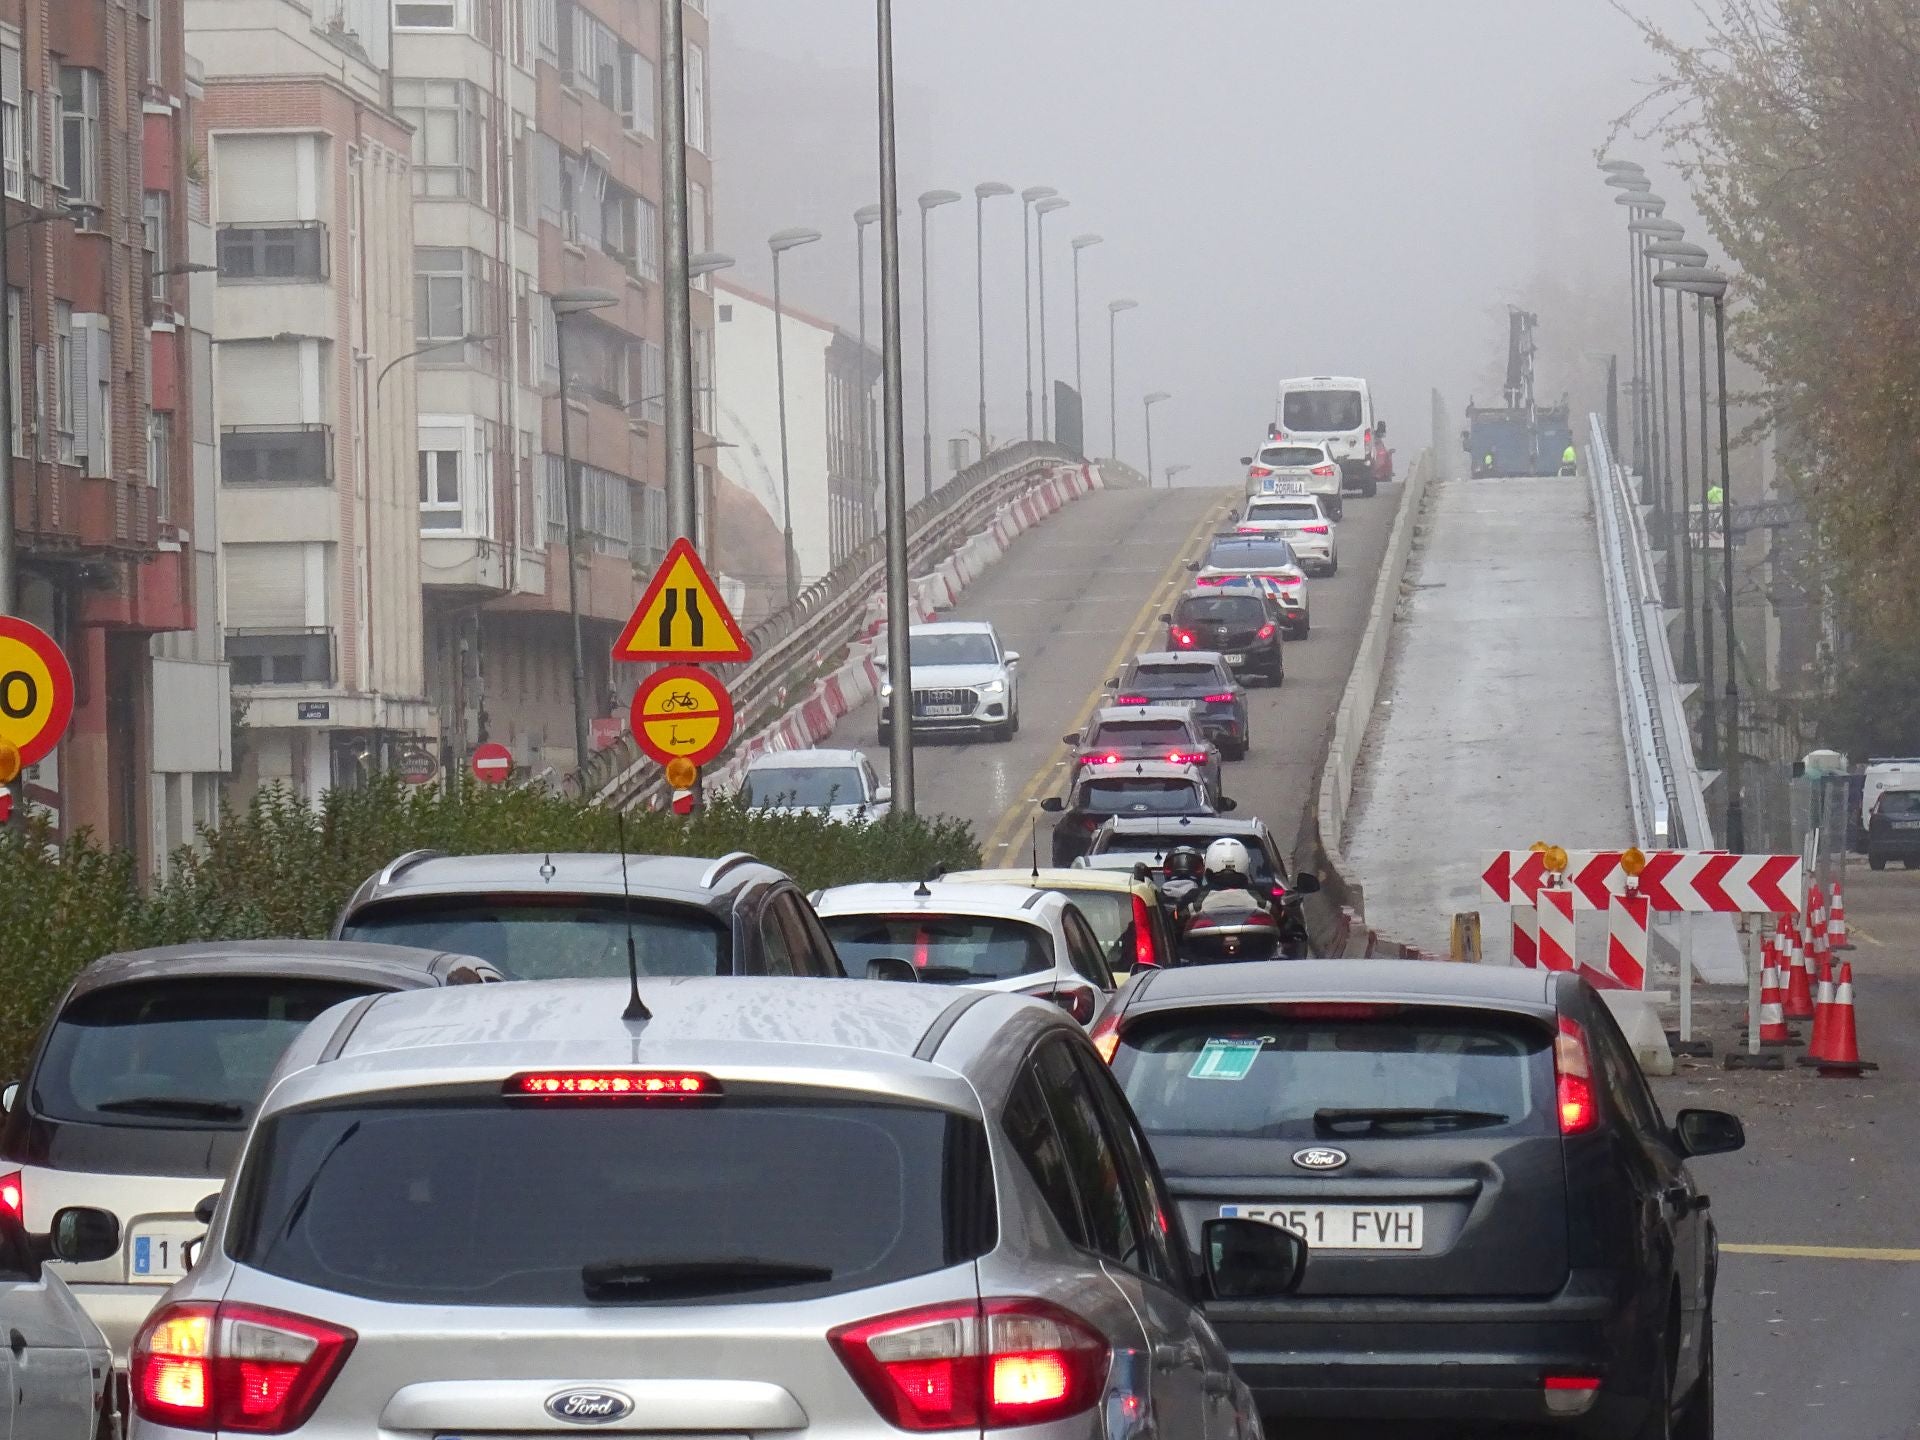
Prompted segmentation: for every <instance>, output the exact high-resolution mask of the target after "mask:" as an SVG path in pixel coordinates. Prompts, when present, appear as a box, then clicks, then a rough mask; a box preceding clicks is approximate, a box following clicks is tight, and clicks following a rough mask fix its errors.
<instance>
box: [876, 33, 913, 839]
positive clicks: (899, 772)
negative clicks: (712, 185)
mask: <svg viewBox="0 0 1920 1440" xmlns="http://www.w3.org/2000/svg"><path fill="white" fill-rule="evenodd" d="M874 7H875V19H876V24H875V30H876V32H877V35H878V40H879V47H878V48H879V72H880V73H879V85H878V90H879V97H880V126H879V129H880V353H881V356H882V361H881V364H882V372H883V376H884V379H883V381H882V387H883V388H882V397H883V398H882V401H881V411H882V414H883V416H884V419H885V426H886V442H885V443H886V450H885V455H884V460H885V465H886V476H887V485H886V490H887V672H888V674H889V675H890V676H891V677H892V678H893V681H894V684H895V685H896V686H897V687H899V688H898V689H896V691H895V694H896V697H898V698H897V699H896V701H895V704H894V707H893V728H892V739H891V743H890V744H889V745H888V747H887V750H888V759H889V761H890V762H891V771H892V780H893V808H894V809H895V810H897V811H899V812H900V813H902V814H905V815H911V814H913V813H914V786H913V651H912V645H911V641H910V638H909V637H910V635H911V632H912V619H911V616H910V614H909V610H910V606H911V601H910V599H909V597H908V594H907V447H906V414H905V397H904V395H903V393H902V391H903V389H904V387H903V385H902V383H901V377H900V177H899V157H898V154H897V148H896V146H895V143H894V113H893V0H874ZM902 702H904V703H902Z"/></svg>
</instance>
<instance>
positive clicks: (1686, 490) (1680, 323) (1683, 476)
mask: <svg viewBox="0 0 1920 1440" xmlns="http://www.w3.org/2000/svg"><path fill="white" fill-rule="evenodd" d="M1647 253H1648V254H1649V255H1651V256H1652V257H1653V258H1654V259H1655V260H1658V261H1662V262H1664V263H1666V264H1670V265H1705V264H1706V263H1707V252H1706V251H1705V250H1703V249H1701V248H1700V247H1699V246H1698V245H1694V244H1690V243H1688V242H1687V241H1685V240H1657V241H1655V242H1654V243H1653V244H1651V245H1649V246H1648V247H1647ZM1654 283H1655V285H1656V286H1659V288H1660V289H1661V290H1662V291H1663V292H1665V291H1667V290H1671V289H1672V288H1673V287H1672V286H1670V285H1665V286H1661V285H1660V284H1659V281H1658V279H1656V280H1655V282H1654ZM1660 305H1661V325H1662V328H1663V329H1664V327H1665V324H1666V319H1665V314H1666V296H1665V294H1664V293H1662V295H1661V297H1660ZM1686 318H1687V317H1686V310H1685V306H1684V303H1683V301H1682V299H1681V297H1680V296H1679V295H1678V294H1675V295H1674V297H1673V340H1674V377H1675V392H1676V394H1677V395H1678V397H1679V414H1680V426H1679V432H1678V435H1677V437H1676V444H1675V449H1676V452H1677V453H1678V455H1679V457H1680V489H1679V494H1680V507H1679V525H1680V543H1679V546H1678V548H1679V551H1680V595H1681V601H1680V612H1681V619H1680V678H1681V679H1683V680H1688V681H1693V680H1698V679H1699V678H1700V647H1699V644H1698V641H1697V638H1696V635H1695V631H1694V623H1693V523H1692V517H1693V484H1692V475H1691V466H1690V465H1689V463H1688V456H1687V326H1686ZM1706 358H1707V357H1706V356H1705V355H1704V354H1703V355H1701V357H1700V363H1701V364H1702V366H1704V365H1705V364H1706ZM1665 394H1666V388H1665V386H1664V385H1662V387H1661V395H1662V400H1663V403H1664V397H1665ZM1706 420H1707V417H1706V415H1705V413H1704V412H1703V413H1702V414H1701V416H1700V423H1701V424H1702V425H1703V426H1704V425H1705V424H1706ZM1703 479H1704V477H1703Z"/></svg>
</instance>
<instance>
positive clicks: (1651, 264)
mask: <svg viewBox="0 0 1920 1440" xmlns="http://www.w3.org/2000/svg"><path fill="white" fill-rule="evenodd" d="M1627 229H1628V230H1630V231H1632V232H1633V234H1635V235H1637V236H1639V237H1641V240H1642V242H1643V243H1642V244H1641V247H1640V252H1641V259H1642V262H1643V263H1644V264H1645V266H1646V267H1647V269H1646V281H1647V285H1648V286H1649V288H1648V290H1647V292H1646V305H1647V335H1648V337H1649V339H1650V340H1651V342H1652V346H1653V348H1652V350H1651V352H1650V354H1649V355H1648V359H1647V380H1648V382H1649V384H1650V385H1656V384H1657V385H1658V387H1659V390H1660V397H1659V404H1657V405H1656V404H1654V402H1653V395H1652V393H1651V391H1649V393H1648V396H1647V422H1648V427H1649V430H1648V433H1649V434H1650V435H1651V436H1652V445H1651V446H1650V448H1649V456H1650V459H1649V462H1648V464H1649V478H1650V479H1651V480H1652V482H1653V485H1654V492H1653V493H1654V504H1655V507H1656V513H1657V514H1658V516H1659V517H1660V522H1661V524H1660V552H1661V554H1662V556H1664V557H1665V558H1664V560H1663V562H1662V564H1663V568H1664V569H1665V571H1666V576H1665V580H1664V582H1663V585H1662V588H1663V589H1664V591H1665V592H1666V594H1667V595H1668V596H1669V597H1671V596H1673V595H1675V594H1676V593H1677V592H1678V590H1679V588H1680V578H1679V563H1678V562H1679V556H1678V552H1677V550H1676V548H1675V546H1674V543H1673V467H1672V464H1671V459H1672V457H1671V455H1670V453H1669V450H1670V444H1671V437H1670V436H1669V435H1668V434H1667V431H1668V428H1669V416H1668V412H1667V380H1668V378H1669V376H1668V371H1667V307H1666V305H1665V303H1664V297H1662V296H1660V294H1659V292H1657V291H1655V290H1654V289H1652V288H1651V286H1652V284H1653V271H1654V270H1655V269H1657V268H1658V265H1659V262H1658V260H1656V259H1655V258H1654V255H1653V248H1652V247H1653V246H1655V245H1658V244H1662V243H1667V242H1671V241H1677V240H1679V239H1680V237H1681V236H1682V235H1684V234H1686V227H1685V226H1683V225H1681V224H1680V223H1679V222H1678V221H1677V220H1664V219H1660V218H1658V217H1656V218H1654V219H1651V220H1636V221H1634V222H1633V223H1632V224H1631V225H1629V226H1628V227H1627ZM1655 309H1658V310H1659V312H1660V313H1659V315H1658V317H1657V324H1656V317H1655V315H1654V311H1655Z"/></svg>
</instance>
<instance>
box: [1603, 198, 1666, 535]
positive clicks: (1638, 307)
mask: <svg viewBox="0 0 1920 1440" xmlns="http://www.w3.org/2000/svg"><path fill="white" fill-rule="evenodd" d="M1614 203H1615V204H1617V205H1624V206H1626V208H1627V210H1628V213H1629V215H1630V219H1629V220H1628V223H1627V250H1628V255H1629V260H1630V262H1631V268H1630V269H1629V271H1628V278H1629V280H1630V282H1631V284H1632V286H1633V292H1632V299H1633V313H1634V345H1633V369H1634V424H1635V427H1636V430H1637V432H1638V433H1637V436H1636V438H1635V442H1634V444H1635V455H1634V464H1635V468H1636V469H1637V470H1638V471H1639V474H1640V503H1641V504H1643V505H1649V506H1653V507H1654V508H1655V509H1656V510H1657V509H1658V507H1659V503H1660V499H1659V491H1658V490H1657V489H1656V488H1655V484H1654V455H1653V448H1654V447H1653V363H1652V356H1653V313H1652V305H1651V303H1650V298H1649V293H1648V290H1647V283H1648V280H1649V278H1650V276H1649V273H1648V267H1647V257H1646V254H1645V245H1646V241H1647V240H1648V239H1650V238H1654V239H1664V238H1667V237H1665V236H1663V235H1658V234H1656V232H1654V231H1650V230H1646V229H1641V228H1636V227H1640V226H1644V225H1645V224H1646V223H1647V222H1648V221H1650V220H1653V219H1655V218H1657V217H1658V216H1659V214H1660V212H1661V211H1662V210H1663V209H1665V208H1666V203H1667V202H1666V201H1665V200H1662V199H1661V198H1660V197H1659V196H1658V195H1655V194H1652V193H1651V192H1650V191H1647V190H1640V191H1628V192H1627V193H1626V194H1623V195H1619V196H1616V197H1615V198H1614Z"/></svg>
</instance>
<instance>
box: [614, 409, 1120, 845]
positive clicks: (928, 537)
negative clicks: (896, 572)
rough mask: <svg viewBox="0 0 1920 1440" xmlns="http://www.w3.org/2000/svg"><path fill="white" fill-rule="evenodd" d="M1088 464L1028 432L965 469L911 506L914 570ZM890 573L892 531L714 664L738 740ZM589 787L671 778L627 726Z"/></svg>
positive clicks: (626, 795)
mask: <svg viewBox="0 0 1920 1440" xmlns="http://www.w3.org/2000/svg"><path fill="white" fill-rule="evenodd" d="M1082 463H1084V462H1082V461H1081V459H1080V457H1079V456H1077V455H1076V454H1074V453H1073V452H1072V451H1071V450H1068V449H1067V448H1065V447H1064V446H1061V445H1055V444H1052V443H1050V442H1047V441H1039V440H1027V441H1021V442H1020V443H1018V444H1015V445H1009V446H1007V447H1006V448H1005V449H1002V450H996V451H994V452H993V453H992V454H991V455H988V456H985V457H984V458H983V459H981V460H978V461H976V462H975V463H974V464H972V465H969V466H968V467H967V468H966V469H964V470H961V471H960V472H959V473H958V474H956V475H954V476H953V478H952V479H950V480H948V481H947V483H946V484H944V485H942V486H941V487H940V488H939V489H937V490H935V491H934V492H933V494H931V495H929V496H927V497H926V498H925V499H923V500H921V501H920V503H919V504H917V505H914V506H913V507H911V508H910V509H909V510H908V511H907V536H908V539H907V568H908V573H909V574H912V575H920V574H924V573H925V572H926V570H927V569H928V568H930V567H931V566H932V565H937V564H938V563H939V562H940V561H941V560H943V559H945V558H946V557H947V556H948V555H950V554H952V553H953V552H954V551H955V550H956V549H958V548H959V547H960V546H961V545H964V544H965V543H966V542H967V540H968V538H969V537H970V536H972V535H973V534H974V533H975V532H976V531H978V530H980V529H983V528H985V526H986V525H987V524H988V523H989V522H990V521H991V519H992V516H993V514H994V512H995V511H996V510H998V509H999V508H1000V507H1001V506H1002V505H1006V504H1010V503H1012V502H1013V501H1015V500H1017V499H1019V498H1020V497H1021V496H1022V495H1024V494H1025V493H1026V492H1027V491H1029V490H1031V489H1033V488H1035V487H1036V486H1038V485H1039V484H1041V483H1043V482H1044V481H1045V480H1046V479H1048V478H1049V477H1050V476H1052V475H1054V474H1055V473H1057V472H1058V471H1059V470H1060V469H1061V468H1062V467H1063V466H1078V465H1080V464H1082ZM885 579H886V536H885V534H884V532H882V533H877V534H875V535H873V536H871V537H869V538H868V539H867V540H866V542H865V543H863V544H862V545H861V546H860V548H859V549H857V550H855V551H854V552H853V553H852V554H850V555H848V556H847V557H846V558H845V559H844V560H842V561H841V562H840V563H839V564H838V565H836V566H834V568H833V569H832V570H831V571H829V572H828V573H827V574H826V575H824V576H822V577H821V578H820V579H819V580H817V581H816V582H814V584H812V585H810V586H808V587H807V589H806V590H804V591H802V592H801V594H800V597H799V599H798V600H797V601H796V602H795V603H794V604H793V605H791V606H789V607H787V608H786V609H784V610H781V611H778V612H777V613H775V614H773V615H770V616H768V617H767V618H766V619H765V620H763V621H761V622H760V624H758V625H756V626H755V627H754V628H753V629H752V630H751V631H749V632H748V634H747V640H748V643H749V644H750V645H751V646H752V647H753V659H752V660H750V661H748V662H747V663H746V664H744V665H715V666H713V667H712V669H713V670H714V672H715V673H716V674H717V675H718V676H719V677H720V678H721V679H722V680H723V681H724V682H725V684H726V686H727V689H728V690H729V691H730V692H731V694H732V696H733V704H734V713H735V715H736V717H737V722H736V723H737V729H736V732H735V744H736V745H738V744H739V743H741V742H742V741H744V740H745V739H746V738H748V737H749V736H751V735H753V734H754V733H755V732H756V730H757V729H758V728H760V727H761V726H762V725H764V724H765V723H767V722H769V721H771V720H772V719H774V718H775V717H776V716H777V715H778V714H779V713H780V710H781V707H782V705H783V703H784V701H785V700H786V698H787V696H788V694H789V693H790V692H791V691H793V690H794V689H796V688H798V687H800V686H804V685H805V684H806V683H807V682H809V681H810V680H812V679H813V678H814V677H815V676H816V675H817V673H818V672H819V670H820V669H821V668H822V667H823V666H824V665H826V664H827V663H828V662H829V661H830V660H832V659H833V658H836V657H837V656H838V655H839V653H840V652H841V651H842V650H843V649H844V648H845V647H846V646H847V644H848V643H850V642H851V641H852V640H853V639H854V638H855V636H856V634H857V633H858V632H859V631H860V629H861V628H862V627H863V626H864V625H865V624H866V621H867V616H868V611H869V607H870V604H871V602H872V600H873V597H874V596H875V595H876V594H878V593H880V592H881V591H882V590H883V589H884V586H885ZM586 790H587V793H588V794H589V795H591V796H592V797H593V798H594V800H595V801H596V802H597V803H599V804H603V805H618V806H620V807H621V808H623V809H631V808H634V807H635V806H639V805H644V804H647V803H649V802H650V801H653V800H656V799H658V798H660V797H661V796H662V795H663V794H664V792H665V784H664V782H663V780H662V779H661V775H660V766H659V765H658V764H657V763H655V762H654V761H652V760H650V759H648V758H647V757H646V756H644V755H642V754H641V753H640V751H639V748H638V747H637V746H636V745H635V744H634V743H633V739H632V737H631V736H626V735H623V736H622V737H621V738H620V739H619V740H617V741H615V742H614V744H613V745H611V746H609V747H608V748H607V749H605V750H602V751H601V752H600V753H599V754H598V755H596V756H595V757H594V759H593V762H592V763H591V764H590V765H589V767H588V770H587V786H586Z"/></svg>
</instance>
